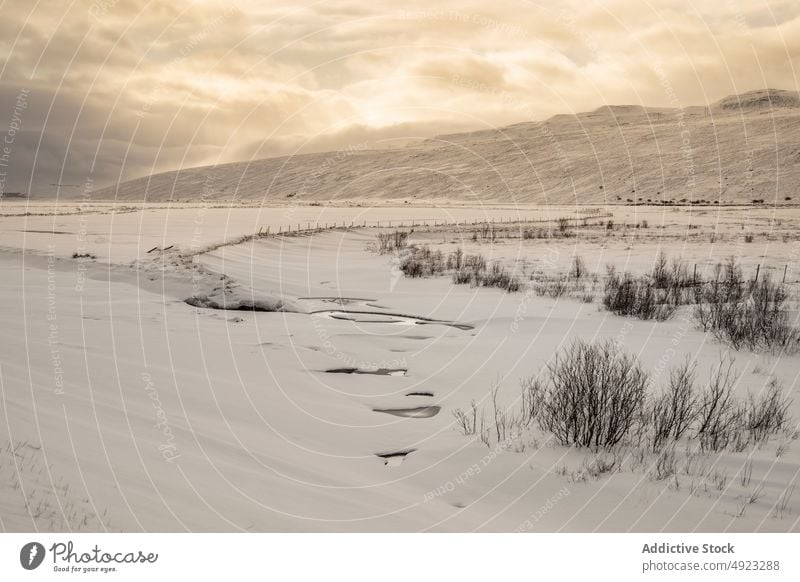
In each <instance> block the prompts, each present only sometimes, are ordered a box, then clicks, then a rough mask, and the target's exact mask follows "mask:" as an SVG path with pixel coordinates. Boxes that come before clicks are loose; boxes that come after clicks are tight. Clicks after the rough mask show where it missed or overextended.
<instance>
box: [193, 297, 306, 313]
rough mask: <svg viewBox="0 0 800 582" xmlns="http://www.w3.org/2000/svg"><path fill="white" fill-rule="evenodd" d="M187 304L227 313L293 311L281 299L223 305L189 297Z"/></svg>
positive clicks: (234, 301) (213, 301)
mask: <svg viewBox="0 0 800 582" xmlns="http://www.w3.org/2000/svg"><path fill="white" fill-rule="evenodd" d="M185 302H186V303H187V304H188V305H191V306H192V307H203V308H206V309H222V310H225V311H265V312H269V313H274V312H277V311H291V309H286V305H285V304H284V303H283V301H281V300H279V299H275V300H270V299H255V300H252V299H235V300H231V301H229V302H226V303H224V304H223V303H218V302H217V301H215V300H214V299H210V298H208V297H205V296H203V295H198V296H196V297H189V298H188V299H186V300H185Z"/></svg>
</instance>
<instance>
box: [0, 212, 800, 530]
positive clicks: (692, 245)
mask: <svg viewBox="0 0 800 582" xmlns="http://www.w3.org/2000/svg"><path fill="white" fill-rule="evenodd" d="M58 212H59V213H58V214H55V213H53V209H52V208H47V207H45V206H44V205H43V206H41V207H38V208H35V207H34V208H32V207H30V206H26V207H24V208H23V207H22V206H21V205H18V206H8V205H4V206H3V207H2V213H0V214H2V216H0V249H1V250H0V281H2V283H0V293H1V294H2V298H3V301H2V302H1V303H0V319H1V320H2V321H3V322H4V325H3V327H2V337H3V339H2V347H3V349H2V359H0V392H1V393H2V403H3V406H2V412H3V414H2V416H0V519H1V520H2V521H1V522H0V527H2V528H3V529H4V530H6V531H28V530H31V529H37V530H43V531H105V530H109V531H142V530H144V531H183V530H191V531H239V530H245V531H548V532H549V531H581V532H585V531H623V532H624V531H741V532H752V531H778V532H783V531H798V530H799V529H800V492H797V493H795V492H794V485H795V483H796V482H797V478H798V474H800V444H798V443H797V441H796V438H797V430H796V429H797V422H798V420H800V398H799V397H798V378H797V375H798V370H800V366H798V364H800V356H798V355H796V354H795V355H782V354H779V353H775V352H774V351H764V350H760V351H752V350H748V349H739V350H730V348H729V347H728V346H727V345H726V344H724V343H723V342H721V341H719V340H717V339H716V338H715V337H714V336H713V335H712V334H710V333H705V332H703V331H701V330H700V329H698V327H697V325H696V324H695V323H694V322H693V321H692V318H691V317H690V311H691V308H690V307H689V306H681V307H680V308H678V310H677V312H676V313H675V315H674V316H673V317H672V318H671V319H669V320H667V321H663V322H662V321H655V320H640V319H635V318H629V317H621V316H617V315H614V314H612V313H610V312H608V311H606V310H605V309H604V308H603V307H602V294H603V290H602V289H603V284H604V280H605V278H606V276H607V275H606V265H614V266H615V267H616V269H617V270H618V271H630V272H632V273H636V274H642V273H646V272H649V271H650V270H651V269H652V268H653V265H654V264H655V262H656V259H657V256H658V254H659V253H660V252H661V251H664V252H665V253H666V254H667V255H668V257H670V259H671V258H673V257H680V258H681V259H682V260H683V261H684V262H685V263H686V264H687V266H688V268H689V269H690V270H692V271H694V272H696V273H697V274H698V276H701V277H704V278H708V277H709V276H710V274H711V273H712V272H713V266H714V265H715V264H716V263H719V262H723V261H725V260H726V259H727V258H728V257H730V256H736V257H737V259H738V260H739V262H740V264H741V266H742V270H743V272H744V273H745V275H747V276H748V277H749V276H752V275H753V274H754V273H756V272H758V273H759V274H760V276H762V277H763V276H764V275H769V276H770V277H772V279H773V280H776V281H785V284H786V287H787V288H788V289H789V291H790V294H791V296H790V299H789V302H788V306H789V309H790V313H791V319H793V320H794V319H796V318H795V315H796V307H795V306H796V303H795V301H796V299H797V294H798V292H800V286H798V280H800V272H798V267H797V265H798V262H797V258H798V257H797V253H798V251H799V250H800V246H798V238H799V237H800V235H798V233H797V230H796V227H795V226H794V225H796V224H797V220H798V219H799V218H800V216H799V215H800V210H798V209H794V208H784V209H780V211H777V212H776V211H773V210H770V209H767V208H764V209H756V208H713V207H696V208H695V207H691V208H689V207H680V208H654V207H646V206H641V207H623V206H615V207H596V208H594V209H587V208H582V209H576V208H574V207H572V208H568V207H562V208H557V207H550V208H536V207H528V208H512V207H483V208H466V207H440V208H424V207H415V206H411V207H401V208H390V207H373V208H359V207H339V208H330V207H272V208H268V207H263V208H240V207H235V208H229V207H216V208H215V207H207V206H190V205H183V206H180V205H176V206H174V207H173V206H170V207H167V206H161V207H145V208H142V207H141V206H137V207H127V208H123V207H119V206H117V207H112V206H106V205H101V204H97V205H94V206H92V207H91V208H90V207H87V206H84V207H69V206H64V207H59V208H58ZM560 217H565V218H567V219H568V222H567V223H564V228H565V229H568V231H569V235H570V236H555V237H554V236H547V237H545V236H543V235H542V236H539V235H537V234H536V232H540V231H537V230H536V229H545V230H548V231H549V232H550V233H553V232H556V233H557V232H558V229H559V225H558V222H557V219H558V218H560ZM390 220H391V221H392V223H393V224H392V228H391V229H389V228H388V221H390ZM379 221H381V222H383V221H385V222H386V224H385V225H384V224H381V227H380V228H379V227H377V224H378V222H379ZM509 221H512V222H511V223H509ZM609 221H610V222H611V223H612V224H611V226H610V227H609ZM365 222H366V223H367V225H368V228H364V227H363V225H364V223H365ZM442 222H446V223H449V224H447V225H445V226H443V225H442ZM456 222H458V223H460V225H458V226H456V225H454V224H453V223H456ZM464 222H466V224H464ZM472 222H478V223H486V224H483V225H478V224H471V223H472ZM332 223H336V224H341V223H344V224H353V225H354V226H355V227H354V228H348V229H345V228H337V229H331V230H323V231H321V232H317V233H314V234H305V235H293V236H263V237H256V238H245V239H243V237H248V235H252V234H254V233H256V232H258V231H259V230H261V231H262V233H264V232H265V230H266V228H267V227H269V229H270V234H271V235H272V234H274V233H275V232H276V231H277V230H278V229H281V230H283V231H285V229H286V228H287V227H288V226H290V225H293V226H292V228H293V229H296V228H298V227H299V228H301V229H304V228H308V227H309V226H313V227H316V226H318V225H322V224H326V225H329V224H332ZM359 223H360V225H359ZM398 223H404V224H403V228H402V230H403V231H409V237H408V244H410V245H417V246H418V247H421V246H423V245H427V246H428V247H429V248H430V249H432V250H441V251H442V252H443V254H444V255H445V256H446V255H447V254H449V253H452V252H454V251H455V250H456V249H461V250H462V251H463V252H464V253H467V254H475V253H480V254H482V255H484V256H485V257H486V258H487V260H488V261H490V262H491V261H498V264H499V265H501V266H503V267H504V268H506V269H508V270H510V271H512V272H513V273H514V274H515V275H516V276H517V277H519V278H520V279H521V280H524V281H525V283H526V285H525V286H524V287H523V288H522V289H521V290H520V291H519V292H516V293H507V292H505V291H503V290H500V289H492V288H475V287H471V286H469V285H454V284H453V283H452V281H451V277H450V276H449V275H441V276H432V277H422V278H410V277H407V276H405V275H404V274H403V272H402V270H401V268H400V264H401V260H402V257H403V253H401V252H395V253H385V254H380V253H378V252H376V239H377V235H378V234H379V233H391V232H393V231H394V230H395V229H396V228H398V226H399V224H398ZM411 223H414V224H415V225H416V226H414V227H411V226H410V224H411ZM359 226H360V227H359ZM487 229H488V230H489V234H486V232H487ZM410 231H413V232H410ZM526 231H527V232H529V233H531V234H529V235H525V234H524V233H525V232H526ZM751 237H752V238H751ZM237 241H240V242H237ZM221 243H227V244H225V245H223V246H218V245H220V244H221ZM153 249H155V250H153ZM148 251H151V252H148ZM74 253H77V254H78V255H88V256H78V257H73V254H74ZM576 256H577V257H580V258H581V259H582V261H583V263H584V265H585V268H586V273H585V274H584V275H583V276H582V277H581V280H580V282H577V281H576V282H571V283H570V285H572V286H573V287H574V286H577V285H580V287H581V290H580V292H579V293H572V294H570V293H566V294H564V295H563V296H558V297H552V296H549V295H547V294H541V295H540V294H539V293H536V292H533V289H534V285H535V284H536V283H537V282H544V283H547V282H550V281H558V280H561V278H568V277H569V272H570V269H571V268H572V265H574V262H575V257H576ZM581 297H582V298H581ZM189 298H195V299H196V300H195V301H194V302H193V303H194V305H189V304H187V303H186V300H187V299H189ZM197 298H200V299H199V300H197ZM253 305H255V306H257V307H258V308H264V309H277V311H272V312H266V311H253V310H252V309H243V310H233V309H230V308H232V307H238V306H243V307H247V306H253ZM219 306H227V307H229V309H228V310H223V309H214V308H211V307H219ZM578 339H581V340H585V341H587V342H593V343H598V342H602V341H604V340H611V341H613V342H614V344H615V345H616V346H618V347H619V348H620V349H621V350H623V351H624V352H626V353H630V354H632V355H635V356H636V357H637V358H638V359H639V361H640V363H641V367H642V369H643V370H645V371H646V372H647V373H648V374H650V377H651V391H652V393H653V394H657V393H659V391H660V390H661V389H662V388H663V387H664V386H665V385H666V383H667V380H668V376H669V370H671V369H672V368H673V367H675V366H677V365H678V364H679V363H680V362H682V361H684V359H685V358H686V357H687V356H688V357H689V358H690V359H691V360H692V361H693V362H695V363H696V366H697V370H696V381H697V384H698V386H700V387H702V385H703V384H705V383H707V382H708V381H709V377H710V374H711V373H712V372H713V370H714V369H715V366H719V363H720V358H721V357H725V356H726V355H728V356H731V357H733V358H735V362H734V364H733V366H734V368H735V370H736V380H735V383H734V390H735V392H736V395H737V397H738V398H740V399H742V401H744V400H746V398H747V395H748V394H752V395H758V394H761V393H762V392H763V391H764V390H765V389H766V387H767V386H768V385H769V383H770V382H771V381H773V380H777V382H778V383H779V385H780V386H781V387H782V390H783V392H784V393H785V394H786V396H788V397H789V398H790V399H791V403H790V405H789V412H790V414H791V420H790V425H789V426H787V427H785V428H784V429H783V430H781V431H780V433H777V434H773V435H771V436H770V437H769V438H768V439H766V440H764V441H763V442H760V443H759V444H758V445H754V446H750V447H744V448H741V450H736V448H731V447H728V448H725V449H724V450H717V451H709V450H699V449H697V447H696V446H695V445H694V444H693V442H692V441H691V440H690V439H683V440H680V441H679V442H677V443H676V444H675V446H674V447H673V453H674V467H673V468H672V470H669V471H664V470H663V464H664V463H663V462H664V458H663V451H654V450H650V449H647V447H641V446H635V445H633V444H630V443H628V444H624V445H621V446H619V447H618V448H616V449H615V450H613V451H597V450H591V449H588V448H581V447H568V446H563V445H561V444H559V443H558V442H557V440H556V439H554V438H553V436H552V435H550V434H548V433H547V432H546V431H544V430H542V429H540V428H539V427H538V426H536V425H535V424H532V425H530V426H529V427H526V429H525V430H515V431H509V432H508V434H504V435H503V436H502V437H500V435H499V434H498V435H497V438H496V437H495V436H494V434H493V433H492V431H495V424H494V421H495V419H496V418H497V415H496V413H495V405H494V404H493V401H492V395H491V389H492V388H493V387H494V388H496V389H497V390H496V393H495V400H496V402H497V407H498V408H499V409H500V410H502V411H506V412H507V413H508V414H509V415H513V414H516V413H515V412H514V411H516V410H518V407H519V405H520V393H521V391H520V380H521V379H524V378H530V377H536V376H537V375H539V374H540V371H541V370H542V369H543V368H544V367H545V366H546V365H547V363H548V362H549V361H551V360H552V358H553V356H554V355H555V354H556V353H558V352H559V351H560V350H562V349H564V348H565V347H567V346H569V345H571V344H572V342H574V341H575V340H578ZM473 401H474V402H475V404H476V407H478V409H479V410H482V411H483V412H484V413H485V414H486V421H487V422H488V423H490V424H491V427H492V428H491V431H489V432H490V437H489V438H488V439H485V438H481V437H482V435H471V434H463V433H464V431H463V430H459V428H458V426H457V422H456V418H455V416H454V412H455V411H468V410H470V407H471V403H472V402H473ZM486 440H488V443H487V442H485V441H486Z"/></svg>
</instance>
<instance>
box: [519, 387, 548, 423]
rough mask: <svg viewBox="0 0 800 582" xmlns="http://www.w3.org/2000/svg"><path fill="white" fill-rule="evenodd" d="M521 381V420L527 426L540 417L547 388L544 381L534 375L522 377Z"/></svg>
mask: <svg viewBox="0 0 800 582" xmlns="http://www.w3.org/2000/svg"><path fill="white" fill-rule="evenodd" d="M519 383H520V388H521V389H522V414H521V422H522V424H523V426H526V427H527V426H530V425H531V424H532V423H533V422H534V421H535V420H537V419H538V418H539V413H540V412H541V410H542V398H543V396H544V392H545V389H544V385H543V384H542V382H541V381H540V380H539V379H538V378H534V377H530V378H522V379H521V380H520V382H519Z"/></svg>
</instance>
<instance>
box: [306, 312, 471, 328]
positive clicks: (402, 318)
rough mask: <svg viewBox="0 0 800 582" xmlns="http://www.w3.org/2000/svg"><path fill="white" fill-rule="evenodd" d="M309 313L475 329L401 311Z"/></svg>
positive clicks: (360, 321)
mask: <svg viewBox="0 0 800 582" xmlns="http://www.w3.org/2000/svg"><path fill="white" fill-rule="evenodd" d="M311 315H327V316H328V317H330V318H332V319H342V320H346V321H353V322H355V323H405V324H416V325H446V326H448V327H455V328H456V329H461V330H470V329H475V326H472V325H469V324H466V323H458V322H455V321H445V320H442V319H429V318H427V317H420V316H417V315H405V314H402V313H376V312H374V311H353V310H339V311H328V310H320V311H312V312H311Z"/></svg>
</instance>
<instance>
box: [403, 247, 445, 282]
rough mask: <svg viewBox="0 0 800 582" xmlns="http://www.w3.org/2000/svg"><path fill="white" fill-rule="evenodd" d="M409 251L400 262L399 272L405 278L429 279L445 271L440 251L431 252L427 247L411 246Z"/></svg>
mask: <svg viewBox="0 0 800 582" xmlns="http://www.w3.org/2000/svg"><path fill="white" fill-rule="evenodd" d="M410 251H411V252H409V253H407V254H406V255H405V256H404V257H403V258H402V259H401V261H400V270H401V271H402V272H403V274H404V275H405V276H406V277H414V278H416V277H430V276H432V275H437V274H440V273H443V272H444V271H445V268H446V263H445V260H444V253H442V251H439V250H436V251H432V250H431V249H430V247H428V246H427V245H425V246H422V247H416V246H412V247H410Z"/></svg>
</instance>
